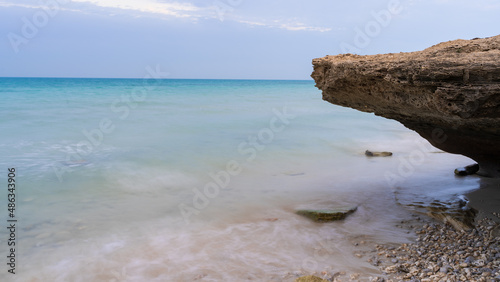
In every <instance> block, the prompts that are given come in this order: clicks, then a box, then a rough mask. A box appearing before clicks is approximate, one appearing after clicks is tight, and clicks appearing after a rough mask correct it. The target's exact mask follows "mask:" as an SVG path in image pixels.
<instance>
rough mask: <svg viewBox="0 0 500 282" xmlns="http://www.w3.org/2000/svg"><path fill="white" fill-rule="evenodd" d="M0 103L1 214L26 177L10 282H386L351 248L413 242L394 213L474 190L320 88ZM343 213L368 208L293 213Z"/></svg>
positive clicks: (266, 84) (172, 82) (39, 84)
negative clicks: (354, 279)
mask: <svg viewBox="0 0 500 282" xmlns="http://www.w3.org/2000/svg"><path fill="white" fill-rule="evenodd" d="M0 99H1V102H0V132H1V133H0V171H3V173H1V174H0V187H4V188H2V190H3V191H2V192H0V199H2V201H1V205H2V207H1V208H0V211H1V212H0V216H1V217H2V219H3V220H2V226H4V225H5V226H7V225H6V224H7V223H6V220H7V219H8V211H7V174H8V171H7V169H8V168H15V169H16V172H17V174H16V184H17V187H16V204H17V206H16V211H15V216H16V219H17V220H18V222H17V223H16V227H17V228H16V242H17V244H16V257H17V261H16V272H17V274H16V275H11V274H9V273H7V266H6V262H7V259H6V256H7V255H8V246H7V238H8V236H9V234H8V233H7V231H8V230H7V229H6V228H5V227H2V228H1V231H0V255H1V257H2V260H1V261H2V264H1V265H3V266H2V267H1V269H0V270H1V272H0V280H1V281H194V280H196V279H198V280H200V281H246V280H255V281H293V280H294V279H295V277H296V276H295V275H298V274H300V273H313V272H315V271H316V272H321V271H323V270H326V271H329V272H335V271H347V272H359V273H363V274H366V275H377V274H378V273H379V272H378V271H377V269H375V267H373V266H371V265H370V264H369V263H367V262H365V261H364V260H362V259H358V258H356V257H355V256H354V254H353V249H352V248H353V247H352V246H353V242H354V241H356V240H360V238H363V240H365V241H367V242H381V243H384V242H405V241H407V240H409V238H411V237H410V236H411V235H409V234H407V233H406V231H403V230H399V229H397V228H395V227H394V225H395V224H397V222H398V221H401V220H402V219H404V218H406V217H408V213H407V212H406V211H405V210H403V209H402V208H401V207H400V206H399V205H398V204H397V201H400V200H401V199H403V200H405V201H410V202H411V200H412V199H414V200H415V201H426V200H429V199H432V198H439V199H443V200H446V199H447V198H449V197H452V196H453V195H457V194H460V193H463V192H464V191H468V190H470V189H475V188H477V186H478V180H477V179H475V178H468V179H459V178H454V177H453V169H454V168H455V167H458V166H461V165H468V164H470V163H472V161H470V160H469V159H467V158H465V157H461V156H456V155H450V154H446V153H441V152H439V151H438V150H437V149H435V148H432V147H431V146H430V145H429V144H428V143H427V142H426V141H425V140H423V139H422V138H420V137H419V136H418V135H417V134H415V133H413V132H411V131H410V130H408V129H406V128H405V127H403V126H402V125H401V124H399V123H398V122H396V121H392V120H387V119H384V118H380V117H376V116H374V115H372V114H367V113H361V112H357V111H355V110H351V109H347V108H342V107H338V106H334V105H331V104H329V103H327V102H324V101H322V99H321V92H320V91H319V90H317V89H316V88H315V87H314V83H313V82H312V81H264V80H263V81H258V80H177V79H167V80H150V81H145V80H141V79H67V78H64V79H62V78H61V79H58V78H50V79H49V78H0ZM367 149H370V150H374V151H382V150H384V151H391V152H393V153H394V156H392V157H389V158H367V157H365V156H364V151H365V150H367ZM338 205H356V206H358V210H357V211H356V213H354V214H352V215H351V216H350V217H349V218H347V219H346V220H345V221H342V222H335V223H328V224H317V223H312V222H310V221H308V220H307V219H305V218H302V217H300V216H298V215H295V214H294V211H295V210H296V209H299V208H308V207H310V208H328V207H335V206H338ZM318 250H319V251H318ZM318 252H319V253H321V255H318Z"/></svg>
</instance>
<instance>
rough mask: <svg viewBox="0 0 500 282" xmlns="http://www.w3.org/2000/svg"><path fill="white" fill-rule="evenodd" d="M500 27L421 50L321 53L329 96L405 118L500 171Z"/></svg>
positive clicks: (321, 77)
mask: <svg viewBox="0 0 500 282" xmlns="http://www.w3.org/2000/svg"><path fill="white" fill-rule="evenodd" d="M499 58H500V35H499V36H495V37H490V38H484V39H473V40H455V41H450V42H444V43H440V44H437V45H435V46H432V47H430V48H427V49H425V50H423V51H419V52H411V53H397V54H383V55H369V56H359V55H352V54H342V55H337V56H327V57H324V58H318V59H314V60H313V66H314V72H313V73H312V75H311V76H312V78H313V79H314V80H315V81H316V87H318V88H319V89H320V90H322V92H323V100H326V101H328V102H330V103H332V104H336V105H341V106H346V107H351V108H354V109H357V110H360V111H363V112H370V113H375V114H376V115H379V116H383V117H386V118H391V119H395V120H398V121H399V122H401V123H402V124H403V125H405V126H406V127H408V128H410V129H412V130H415V131H416V132H417V133H419V134H420V135H421V136H422V137H423V138H425V139H427V140H428V141H429V142H430V143H431V144H432V145H433V146H435V147H437V148H439V149H441V150H444V151H446V152H449V153H455V154H462V155H465V156H468V157H470V158H472V159H474V160H475V161H476V162H477V163H478V164H479V166H480V168H481V171H480V173H482V174H483V175H489V176H493V177H500V150H499V149H498V148H499V147H500V59H499Z"/></svg>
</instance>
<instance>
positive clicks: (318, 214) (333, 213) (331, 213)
mask: <svg viewBox="0 0 500 282" xmlns="http://www.w3.org/2000/svg"><path fill="white" fill-rule="evenodd" d="M357 209H358V208H357V207H346V208H338V209H332V210H298V211H297V212H296V213H297V214H299V215H302V216H305V217H307V218H309V219H312V220H313V221H316V222H328V221H335V220H342V219H345V218H346V217H347V216H348V215H349V214H351V213H353V212H355V211H356V210H357Z"/></svg>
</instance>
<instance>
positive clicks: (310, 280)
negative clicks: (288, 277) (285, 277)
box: [295, 275, 328, 282]
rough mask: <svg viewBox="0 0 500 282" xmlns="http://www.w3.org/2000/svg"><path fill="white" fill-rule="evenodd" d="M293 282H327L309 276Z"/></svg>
mask: <svg viewBox="0 0 500 282" xmlns="http://www.w3.org/2000/svg"><path fill="white" fill-rule="evenodd" d="M295 282H328V280H325V279H322V278H319V277H318V276H314V275H309V276H302V277H299V278H297V279H295Z"/></svg>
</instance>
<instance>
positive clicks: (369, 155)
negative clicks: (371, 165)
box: [365, 150, 392, 157]
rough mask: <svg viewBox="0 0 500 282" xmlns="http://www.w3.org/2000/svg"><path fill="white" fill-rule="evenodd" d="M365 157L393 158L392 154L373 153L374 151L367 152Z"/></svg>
mask: <svg viewBox="0 0 500 282" xmlns="http://www.w3.org/2000/svg"><path fill="white" fill-rule="evenodd" d="M365 156H367V157H390V156H392V153H391V152H372V151H369V150H366V151H365Z"/></svg>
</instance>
